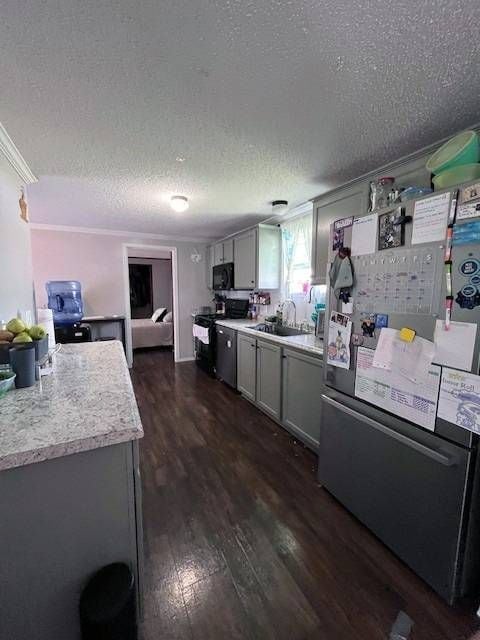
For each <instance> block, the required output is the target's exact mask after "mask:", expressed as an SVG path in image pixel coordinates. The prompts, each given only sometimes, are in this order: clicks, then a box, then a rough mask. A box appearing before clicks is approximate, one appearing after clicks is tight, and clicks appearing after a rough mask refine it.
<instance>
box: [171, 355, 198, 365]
mask: <svg viewBox="0 0 480 640" xmlns="http://www.w3.org/2000/svg"><path fill="white" fill-rule="evenodd" d="M193 360H195V356H188V357H186V358H176V360H175V364H176V363H177V362H192V361H193Z"/></svg>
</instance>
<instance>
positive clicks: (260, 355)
mask: <svg viewBox="0 0 480 640" xmlns="http://www.w3.org/2000/svg"><path fill="white" fill-rule="evenodd" d="M281 364H282V349H281V347H279V346H277V345H275V344H272V343H271V342H263V341H262V340H257V404H258V405H259V406H260V407H261V408H262V409H263V410H264V411H266V412H267V413H269V414H270V415H271V416H272V417H273V418H276V419H277V420H280V415H281V397H282V367H281Z"/></svg>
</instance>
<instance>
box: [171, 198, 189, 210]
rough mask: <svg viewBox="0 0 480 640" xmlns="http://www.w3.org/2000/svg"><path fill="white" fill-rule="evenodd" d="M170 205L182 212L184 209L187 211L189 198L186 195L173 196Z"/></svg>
mask: <svg viewBox="0 0 480 640" xmlns="http://www.w3.org/2000/svg"><path fill="white" fill-rule="evenodd" d="M170 206H171V207H172V209H173V210H174V211H178V213H182V211H186V210H187V209H188V207H189V204H188V198H186V197H185V196H172V197H171V198H170Z"/></svg>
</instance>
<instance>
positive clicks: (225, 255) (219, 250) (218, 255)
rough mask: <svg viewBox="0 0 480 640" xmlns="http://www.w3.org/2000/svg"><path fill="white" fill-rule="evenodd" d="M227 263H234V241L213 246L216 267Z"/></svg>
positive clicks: (230, 240) (226, 241) (225, 241)
mask: <svg viewBox="0 0 480 640" xmlns="http://www.w3.org/2000/svg"><path fill="white" fill-rule="evenodd" d="M226 262H233V239H232V238H230V239H229V240H224V241H223V242H217V244H214V245H213V264H214V266H216V265H219V264H225V263H226Z"/></svg>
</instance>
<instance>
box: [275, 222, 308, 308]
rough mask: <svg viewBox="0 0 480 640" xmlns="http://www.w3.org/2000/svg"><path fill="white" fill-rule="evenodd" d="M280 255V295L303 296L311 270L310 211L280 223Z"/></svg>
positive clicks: (287, 296) (305, 292) (306, 289)
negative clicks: (281, 259)
mask: <svg viewBox="0 0 480 640" xmlns="http://www.w3.org/2000/svg"><path fill="white" fill-rule="evenodd" d="M282 256H283V282H282V297H283V298H292V296H298V295H302V296H305V294H307V293H308V290H309V287H310V275H311V270H312V266H311V256H312V215H311V213H309V214H307V215H304V216H300V217H298V218H294V219H293V220H289V221H287V222H285V223H284V224H282Z"/></svg>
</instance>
